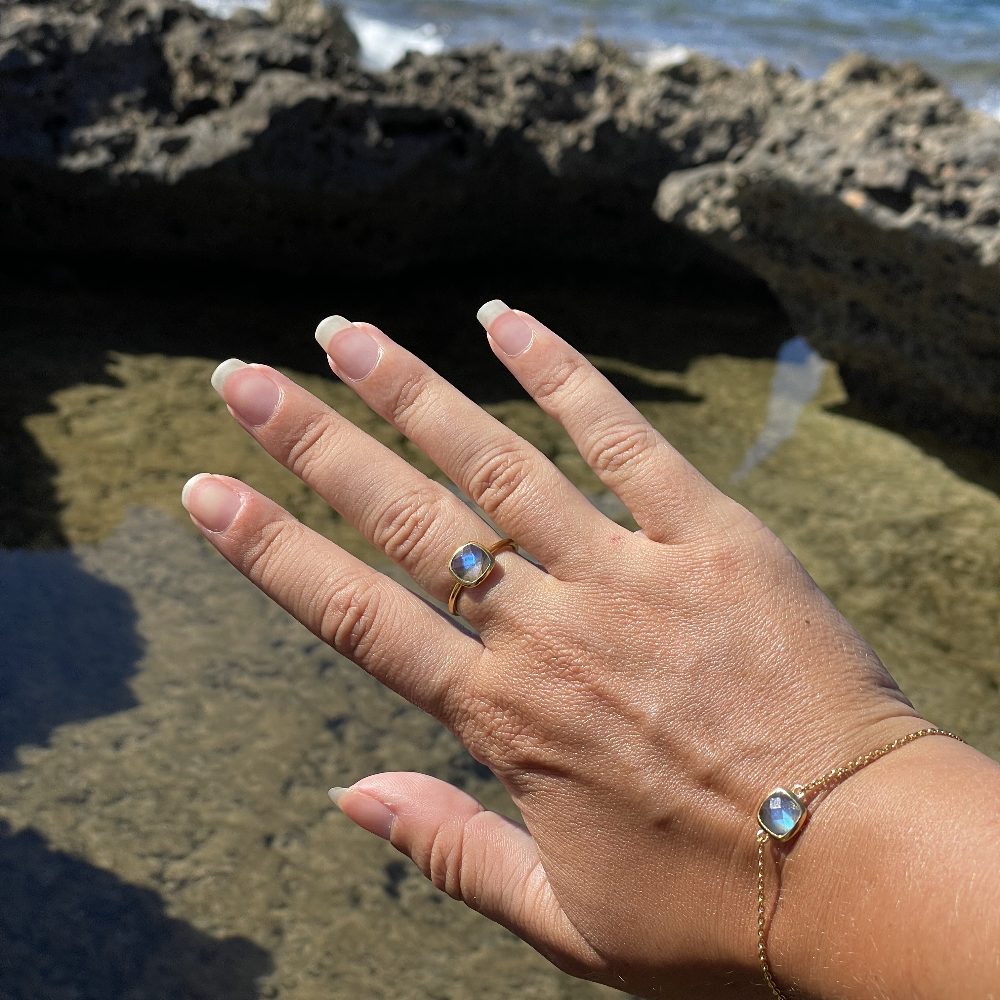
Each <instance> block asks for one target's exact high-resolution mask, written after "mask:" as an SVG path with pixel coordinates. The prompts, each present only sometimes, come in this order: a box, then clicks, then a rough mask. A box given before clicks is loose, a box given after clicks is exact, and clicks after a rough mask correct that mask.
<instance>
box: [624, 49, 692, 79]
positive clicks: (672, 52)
mask: <svg viewBox="0 0 1000 1000" xmlns="http://www.w3.org/2000/svg"><path fill="white" fill-rule="evenodd" d="M635 56H636V58H637V59H638V60H639V61H640V62H641V63H642V64H643V65H644V66H645V67H646V69H648V70H651V71H652V72H654V73H655V72H656V71H657V70H661V69H669V68H670V67H671V66H679V65H680V64H681V63H683V62H687V61H688V59H690V58H691V50H690V49H689V48H688V47H687V46H686V45H665V46H663V47H661V48H652V49H647V50H645V51H642V52H636V53H635Z"/></svg>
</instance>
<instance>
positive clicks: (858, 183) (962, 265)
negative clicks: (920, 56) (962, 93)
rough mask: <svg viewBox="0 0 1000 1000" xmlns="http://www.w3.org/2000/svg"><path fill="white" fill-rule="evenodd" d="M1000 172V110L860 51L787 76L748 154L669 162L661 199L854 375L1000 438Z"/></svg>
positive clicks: (875, 392)
mask: <svg viewBox="0 0 1000 1000" xmlns="http://www.w3.org/2000/svg"><path fill="white" fill-rule="evenodd" d="M796 91H798V93H796ZM998 177H1000V123H996V122H993V121H991V120H989V119H987V118H986V117H985V116H981V115H978V114H976V113H974V112H968V111H966V110H964V109H963V108H962V107H961V106H960V104H959V102H958V101H956V100H955V99H954V98H952V97H951V96H950V95H948V94H947V93H945V92H944V91H943V90H942V89H941V88H940V87H939V86H937V85H936V84H935V83H934V81H933V80H932V79H931V78H930V77H928V76H927V75H926V74H925V73H923V71H920V70H919V69H918V68H914V67H912V66H902V67H892V66H887V65H886V64H884V63H880V62H878V61H876V60H873V59H870V58H866V57H860V56H851V57H848V58H846V59H844V60H842V61H841V62H840V63H837V64H835V65H834V66H832V67H831V68H830V70H829V71H828V72H827V74H826V76H825V77H824V78H823V79H822V80H821V81H818V82H816V83H807V84H803V85H800V86H799V87H797V88H789V89H788V90H786V92H785V95H784V100H783V101H782V102H781V104H780V106H779V105H777V104H776V106H775V108H774V109H773V110H772V112H771V113H770V114H768V115H767V116H765V117H764V118H763V119H762V120H761V121H760V128H759V132H758V134H757V135H756V136H755V139H754V142H753V143H752V145H750V146H749V147H748V148H746V149H745V150H743V151H742V152H741V155H740V156H739V157H736V158H731V159H729V160H726V161H724V162H723V161H718V162H714V163H712V164H709V165H706V166H704V167H700V168H696V169H693V170H677V171H674V172H673V173H671V174H670V175H669V176H668V177H666V178H665V180H664V181H663V183H662V184H661V186H660V190H659V193H658V195H657V200H656V209H657V213H658V214H659V216H660V217H661V218H662V219H664V220H665V221H667V222H670V223H672V224H674V225H679V226H682V227H684V228H685V229H686V230H688V231H689V232H697V233H700V234H702V235H703V237H704V238H705V239H706V240H708V242H709V243H710V244H711V245H712V246H713V247H714V248H716V249H718V250H720V251H721V252H723V253H725V254H727V255H729V256H731V257H732V258H733V259H734V260H735V261H737V262H739V263H741V264H743V265H744V266H746V267H748V268H750V269H751V270H752V271H753V272H754V273H755V274H758V275H760V276H761V277H762V278H764V280H765V281H767V283H768V285H769V286H770V287H771V289H772V290H773V291H774V293H775V295H776V296H777V298H778V299H779V301H780V302H781V304H782V305H783V306H784V308H785V310H786V312H787V313H788V315H789V317H790V318H791V320H792V323H793V326H794V327H795V328H796V329H797V331H798V332H799V333H800V334H802V335H803V336H805V337H806V338H807V339H808V340H809V341H810V342H811V343H812V344H813V345H814V346H815V347H816V348H817V349H818V350H819V351H820V352H822V353H823V354H824V355H825V356H827V357H829V358H832V359H833V360H835V361H837V362H838V363H839V364H840V366H841V370H842V374H843V376H844V379H845V382H846V383H847V384H848V386H849V387H850V388H852V389H855V390H859V391H860V394H861V395H867V396H868V397H869V398H871V399H878V398H880V397H882V398H884V397H885V396H887V395H890V394H892V393H898V394H902V393H907V394H909V397H910V401H911V404H910V405H909V406H906V404H905V403H903V408H905V409H907V410H908V411H909V414H910V416H911V417H917V418H918V419H919V420H920V422H922V423H933V424H934V425H936V426H937V428H938V429H939V430H942V429H943V430H945V431H946V432H947V433H949V434H952V435H957V436H963V434H967V433H968V432H969V430H970V428H969V426H965V427H964V428H963V426H962V424H963V423H964V422H966V421H967V420H968V418H970V417H971V418H972V419H973V421H974V423H975V425H976V427H977V428H978V432H981V435H982V436H985V437H989V438H991V439H993V440H995V439H996V434H997V429H998V428H997V422H996V417H995V415H996V413H997V404H998V402H1000V399H998V394H1000V366H998V365H997V363H996V358H997V347H998V346H1000V280H998V279H1000V268H998V260H1000V232H998V230H997V227H996V221H997V219H998V218H1000V216H998V214H997V213H998V209H1000V181H998V179H997V178H998ZM981 220H986V223H985V224H984V223H983V222H982V221H981ZM990 220H992V222H991V221H990ZM991 359H992V360H991ZM890 386H891V387H893V388H890ZM943 421H947V422H948V423H946V424H943V423H942V422H943Z"/></svg>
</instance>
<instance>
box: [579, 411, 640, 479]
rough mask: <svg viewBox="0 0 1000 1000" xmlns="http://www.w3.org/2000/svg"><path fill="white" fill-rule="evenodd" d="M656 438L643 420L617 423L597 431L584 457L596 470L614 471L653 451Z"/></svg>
mask: <svg viewBox="0 0 1000 1000" xmlns="http://www.w3.org/2000/svg"><path fill="white" fill-rule="evenodd" d="M656 442H657V434H656V431H654V430H653V428H652V427H650V426H649V425H648V424H646V423H641V422H634V423H623V424H616V425H615V426H614V427H611V428H608V429H607V430H605V431H604V432H603V433H600V434H598V435H597V437H596V438H595V439H594V441H593V443H592V444H591V445H590V447H589V448H588V449H587V454H586V455H585V456H584V457H585V458H586V461H587V464H588V465H589V466H590V467H591V468H592V469H594V470H595V471H597V472H604V473H607V474H609V475H615V474H616V473H618V472H621V471H622V470H623V469H626V468H627V467H629V466H631V465H633V464H634V463H635V462H636V461H637V460H638V459H639V458H640V457H641V456H643V455H645V454H648V453H650V452H652V451H653V449H654V448H655V447H656Z"/></svg>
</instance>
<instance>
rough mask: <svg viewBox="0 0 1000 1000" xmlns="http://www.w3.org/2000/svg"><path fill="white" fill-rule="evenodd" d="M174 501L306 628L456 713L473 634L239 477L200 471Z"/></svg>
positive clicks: (423, 699) (475, 647) (474, 658)
mask: <svg viewBox="0 0 1000 1000" xmlns="http://www.w3.org/2000/svg"><path fill="white" fill-rule="evenodd" d="M181 501H182V503H183V504H184V506H185V508H186V509H187V511H188V513H189V514H190V515H191V517H192V519H193V520H194V522H195V524H196V525H197V526H198V527H199V528H200V529H201V531H202V533H203V534H204V535H205V537H206V538H207V539H208V540H209V541H210V542H211V543H212V545H214V546H215V548H216V549H218V550H219V552H221V553H222V555H223V556H225V557H226V559H228V560H229V561H230V562H231V563H232V564H233V566H235V567H236V569H238V570H239V571H240V572H241V573H242V574H243V575H244V576H245V577H247V579H249V580H250V581H251V582H252V583H254V584H256V585H257V586H258V587H259V588H260V589H261V590H262V591H263V592H264V593H265V594H267V596H268V597H270V598H271V599H272V600H273V601H275V602H277V603H278V604H280V605H281V607H283V608H284V609H285V610H286V611H288V612H289V613H290V614H292V615H293V616H294V617H295V618H297V619H298V620H299V621H300V622H302V624H303V625H305V626H306V628H308V629H309V630H310V631H311V632H313V633H314V634H315V635H317V636H319V637H320V638H321V639H322V640H323V641H324V642H327V643H329V644H330V645H331V646H332V647H333V648H334V649H336V650H337V652H339V653H342V654H343V655H344V656H346V657H348V658H349V659H351V660H353V661H354V662H355V663H357V664H358V665H359V666H361V667H363V668H364V669H365V670H367V671H368V672H369V673H371V674H373V675H374V676H375V677H376V678H378V680H380V681H381V682H382V683H383V684H385V685H387V686H388V687H391V688H392V689H393V690H395V691H397V692H399V694H401V695H402V696H403V697H404V698H406V699H407V700H409V701H411V702H413V703H414V704H415V705H417V706H419V707H420V708H422V709H424V710H425V711H427V712H429V713H431V714H432V715H435V716H437V717H438V718H440V719H443V720H445V721H446V722H449V723H454V721H455V720H456V719H457V718H459V715H458V709H457V706H458V705H459V704H461V699H462V697H463V690H464V683H465V679H466V678H468V677H470V676H472V674H473V673H474V672H475V667H476V665H477V664H478V662H479V658H480V656H481V651H482V646H481V645H480V644H479V643H478V642H476V640H475V639H473V638H472V637H471V636H468V635H466V634H465V633H463V632H461V631H459V629H457V628H455V627H454V625H452V624H451V622H449V621H448V619H446V618H444V617H443V616H442V615H440V614H438V613H437V612H435V611H434V610H433V609H432V608H431V607H429V606H428V605H427V604H425V603H424V602H423V601H421V600H420V598H418V597H417V596H416V595H414V594H411V593H410V592H409V591H408V590H406V588H405V587H402V586H400V585H399V584H398V583H396V582H395V581H393V580H390V579H389V578H388V577H386V576H384V575H383V574H381V573H378V572H376V571H375V570H373V569H372V568H371V567H370V566H366V565H365V564H364V563H363V562H361V560H360V559H356V558H355V557H354V556H352V555H350V554H349V553H347V552H345V551H344V550H343V549H341V548H339V547H338V546H337V545H334V544H333V542H331V541H329V540H328V539H326V538H323V537H322V536H321V535H319V534H317V533H316V532H315V531H312V530H311V529H309V528H307V527H306V526H305V525H303V524H301V523H300V522H299V521H296V520H295V518H293V517H292V516H291V515H290V514H289V513H287V511H285V510H283V509H282V508H281V507H279V506H278V505H277V504H276V503H274V502H273V501H272V500H269V499H268V498H267V497H265V496H263V495H261V494H260V493H258V492H257V491H256V490H253V489H251V488H250V487H249V486H247V485H246V484H245V483H241V482H240V481H239V480H236V479H231V478H230V477H229V476H212V475H207V474H205V473H202V474H200V475H198V476H195V477H193V478H192V479H190V480H189V481H188V482H187V484H186V485H185V487H184V491H183V493H182V495H181Z"/></svg>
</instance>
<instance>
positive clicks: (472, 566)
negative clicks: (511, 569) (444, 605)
mask: <svg viewBox="0 0 1000 1000" xmlns="http://www.w3.org/2000/svg"><path fill="white" fill-rule="evenodd" d="M505 549H510V550H511V551H512V552H516V551H517V546H516V545H515V544H514V539H513V538H501V539H500V541H498V542H494V543H493V544H492V545H490V546H489V547H488V548H487V547H486V546H484V545H480V544H479V543H478V542H466V543H465V544H464V545H460V546H459V547H458V548H457V549H455V554H454V555H453V556H452V557H451V562H449V563H448V569H449V570H450V571H451V575H452V576H453V577H454V578H455V585H454V586H453V587H452V588H451V596H450V597H449V598H448V614H450V615H453V614H455V605H456V604H457V603H458V595H459V594H461V593H462V591H463V590H465V589H466V587H478V586H479V584H481V583H482V582H483V580H485V579H486V577H488V576H489V575H490V573H492V572H493V567H494V566H496V559H494V558H493V557H494V556H495V555H496V554H497V553H498V552H503V551H504V550H505Z"/></svg>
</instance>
